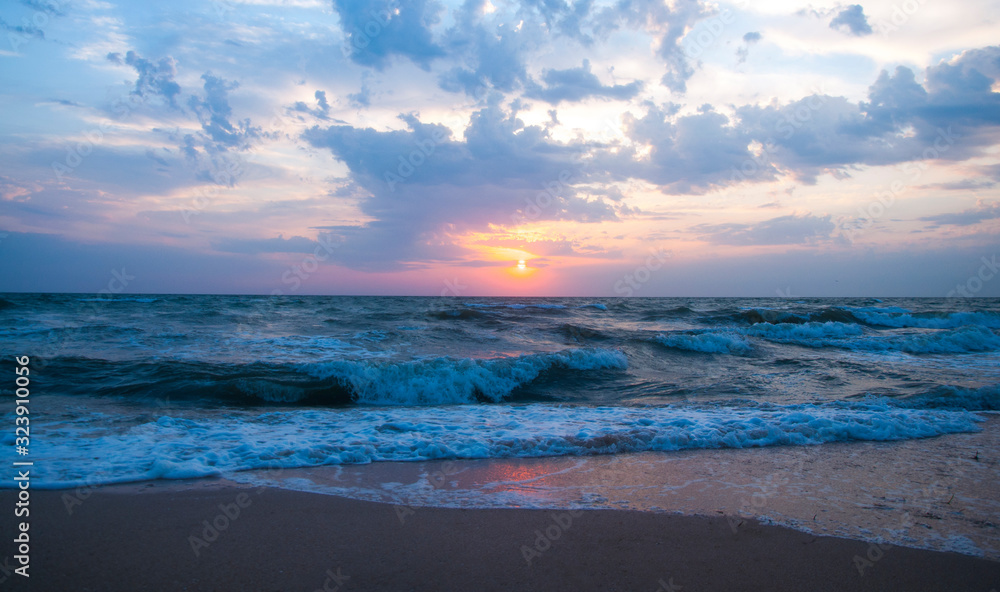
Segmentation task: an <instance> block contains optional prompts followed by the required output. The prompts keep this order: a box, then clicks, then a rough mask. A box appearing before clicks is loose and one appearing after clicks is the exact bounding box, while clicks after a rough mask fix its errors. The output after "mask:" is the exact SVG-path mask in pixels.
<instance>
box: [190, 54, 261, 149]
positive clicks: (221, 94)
mask: <svg viewBox="0 0 1000 592" xmlns="http://www.w3.org/2000/svg"><path fill="white" fill-rule="evenodd" d="M201 79H202V80H204V81H205V86H204V89H205V96H204V98H199V97H191V98H190V99H189V100H188V106H190V107H191V109H193V110H194V112H195V113H196V114H197V115H198V120H199V121H200V122H201V128H202V130H203V131H204V132H205V133H206V134H208V136H209V137H210V138H212V140H213V141H215V142H216V145H217V146H226V147H231V148H245V147H246V145H247V143H248V142H249V141H250V140H252V139H254V138H258V137H260V133H261V130H260V128H259V127H254V126H253V125H252V124H251V123H250V120H249V119H243V120H241V121H237V122H236V123H235V124H234V123H233V122H231V121H229V118H230V117H231V116H232V114H233V109H232V107H230V106H229V91H231V90H234V89H236V88H239V86H240V85H239V83H237V82H232V81H227V80H225V79H223V78H220V77H217V76H213V75H212V73H211V72H207V73H205V74H203V75H202V77H201Z"/></svg>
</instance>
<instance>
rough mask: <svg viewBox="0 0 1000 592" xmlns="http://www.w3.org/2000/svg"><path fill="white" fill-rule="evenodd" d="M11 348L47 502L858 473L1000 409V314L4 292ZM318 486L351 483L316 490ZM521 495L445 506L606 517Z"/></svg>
mask: <svg viewBox="0 0 1000 592" xmlns="http://www.w3.org/2000/svg"><path fill="white" fill-rule="evenodd" d="M0 351H2V352H3V357H4V359H5V360H7V367H8V370H9V372H8V379H7V380H4V381H2V383H0V388H2V391H3V392H4V400H6V401H7V404H6V405H5V407H6V408H5V409H4V410H3V414H4V416H5V417H6V420H5V422H6V424H7V425H8V426H10V429H4V430H2V431H0V441H2V443H3V446H2V451H3V452H2V453H0V459H2V460H3V461H4V462H11V461H17V460H19V459H18V457H17V454H16V453H15V433H14V429H13V426H14V417H15V416H14V404H13V400H14V390H15V376H14V371H13V368H14V362H13V358H14V357H15V356H29V358H30V363H29V368H30V370H31V374H30V377H31V384H30V388H31V400H30V404H29V406H30V412H31V420H32V423H31V440H30V452H29V454H28V456H30V458H31V460H32V461H33V463H34V472H33V480H32V486H33V487H38V488H52V489H71V488H79V487H94V486H100V485H105V484H113V483H131V482H146V481H151V480H152V481H165V480H189V479H206V478H215V479H217V478H220V477H224V478H227V479H234V480H240V479H243V480H246V479H248V478H249V476H252V475H256V476H257V478H258V479H259V480H264V481H268V482H269V483H271V484H277V485H278V486H287V487H292V488H296V487H298V488H303V489H323V487H321V485H322V484H324V483H325V484H326V491H328V492H332V493H337V494H347V495H351V493H352V491H353V492H354V493H355V494H356V497H366V495H367V496H368V497H372V496H371V495H368V494H371V492H372V491H374V490H381V491H382V493H385V492H386V491H389V490H391V489H392V488H393V487H396V488H397V489H398V488H400V487H402V485H400V483H398V482H396V481H394V480H393V479H391V478H386V477H385V476H384V475H383V476H381V477H379V478H377V479H369V480H368V481H370V483H369V484H368V485H366V486H365V487H362V488H357V487H356V488H354V489H351V487H347V486H346V485H345V484H344V483H341V484H340V485H338V484H337V483H336V482H337V480H338V479H340V477H336V475H346V474H347V473H340V472H339V471H344V470H348V471H358V470H361V469H359V468H358V467H369V469H367V470H368V471H369V472H368V473H367V474H370V475H377V474H382V473H379V469H378V468H377V467H379V466H380V465H382V464H383V463H390V464H392V466H401V465H400V464H399V463H425V464H421V465H419V466H424V467H431V469H432V468H433V467H435V466H443V465H434V464H430V465H427V464H426V463H435V462H441V461H452V462H453V463H455V462H459V463H460V462H465V461H477V462H479V463H484V462H485V463H493V464H492V465H490V466H493V467H496V466H500V465H503V466H512V465H511V463H515V464H516V463H520V464H519V465H518V466H522V467H525V466H534V465H532V463H535V464H537V463H543V464H544V466H546V467H549V468H550V469H552V470H551V471H549V472H550V473H552V472H553V471H554V472H555V473H559V472H560V471H565V470H578V469H579V467H580V466H582V465H581V464H580V463H581V462H583V461H589V462H590V464H588V465H586V466H587V467H589V468H590V469H594V470H598V469H600V471H603V472H602V473H601V474H602V475H604V477H601V479H602V481H604V480H606V478H608V479H613V475H614V474H615V471H614V470H613V466H614V464H613V463H614V461H617V460H620V459H626V458H632V459H636V458H638V459H645V460H644V462H645V461H650V460H652V461H656V462H660V461H661V460H663V461H669V460H671V459H686V460H685V462H688V463H694V464H699V463H700V465H704V464H705V462H703V461H697V460H692V459H693V458H695V457H692V456H690V454H691V452H690V451H697V450H714V451H715V452H714V453H713V456H712V457H711V458H712V459H713V460H712V463H715V466H721V465H719V463H722V464H726V465H732V464H734V463H732V461H734V460H736V459H740V458H744V457H741V456H739V455H740V454H745V453H746V452H745V451H747V450H749V449H753V450H756V449H761V450H764V449H770V450H773V451H776V454H779V455H786V456H787V455H789V454H792V453H796V452H800V451H806V450H828V451H830V454H831V455H832V458H834V459H837V458H848V457H849V456H851V455H852V454H855V453H856V452H857V451H858V450H861V448H858V446H863V445H865V443H869V444H870V443H886V442H897V443H907V442H916V441H922V440H924V439H934V438H935V437H940V436H945V435H949V434H977V433H982V432H983V430H984V429H988V428H987V426H988V425H993V426H996V425H997V423H996V422H994V423H992V424H990V423H989V422H988V421H987V419H988V418H989V417H990V416H991V415H993V412H996V411H998V410H1000V299H989V298H948V299H940V298H939V299H933V298H929V299H928V298H884V299H880V298H801V299H799V298H479V297H477V298H472V297H468V298H465V297H442V298H423V297H355V296H278V297H269V296H220V295H107V294H99V295H81V294H2V295H0ZM921 450H923V451H922V452H920V453H919V454H921V455H924V458H923V461H926V462H928V463H932V462H933V461H934V459H933V458H927V455H931V456H933V454H934V452H933V448H928V447H924V448H923V449H921ZM929 451H930V452H929ZM998 452H1000V451H997V450H993V451H988V450H987V451H984V452H983V453H982V454H983V455H984V457H985V456H988V455H993V454H995V453H998ZM979 454H980V453H979V452H976V455H977V460H978V455H979ZM637 455H638V456H637ZM685 455H686V456H685ZM970 455H971V452H970ZM697 458H701V457H697ZM706 458H707V457H706ZM772 458H776V457H774V456H773V455H772ZM938 461H941V462H944V461H943V460H942V459H938ZM970 462H973V461H970ZM497 463H499V464H497ZM609 463H611V464H609ZM735 464H739V463H735ZM944 464H947V463H944ZM388 466H389V465H388V464H386V465H385V467H388ZM411 466H417V465H411ZM455 466H460V465H455V464H451V465H449V467H452V468H449V470H448V471H441V470H437V471H436V474H439V475H440V476H442V477H443V478H448V479H450V478H451V476H452V475H453V474H456V473H457V472H458V471H457V470H456V469H454V468H453V467H455ZM469 466H475V465H469ZM574 467H575V469H574ZM383 468H384V467H383ZM278 469H280V470H287V471H289V472H287V473H285V474H284V477H282V478H270V479H269V480H268V477H267V475H268V471H271V472H272V473H270V474H271V475H272V476H273V475H274V473H273V471H275V470H278ZM321 469H322V470H326V471H331V470H332V471H334V473H332V474H334V475H335V477H330V478H325V479H318V478H312V480H310V478H307V477H308V476H309V475H315V474H316V471H317V470H321ZM431 469H428V470H427V471H425V472H427V473H428V474H430V473H435V471H434V470H431ZM588 470H589V469H588ZM884 470H886V471H889V472H891V471H892V467H891V466H889V467H885V468H884ZM294 471H300V472H299V473H295V472H294ZM302 471H305V472H302ZM310 471H311V472H310ZM600 471H598V472H600ZM383 473H384V471H383ZM473 473H475V471H473ZM486 473H490V472H489V471H486V472H485V473H484V475H485V474H486ZM353 474H354V475H357V473H353ZM289 475H300V476H299V477H294V478H292V477H289ZM303 475H304V476H303ZM490 475H492V473H490ZM490 475H486V476H484V477H483V478H484V479H486V481H488V482H489V483H492V484H493V485H494V486H495V485H496V483H497V482H498V481H497V479H500V481H502V479H501V478H499V477H496V478H495V475H493V476H490ZM487 477H488V478H487ZM357 478H358V479H360V478H361V477H357ZM456 479H457V477H456ZM490 479H493V480H492V481H490ZM341 480H343V479H341ZM458 480H459V481H460V480H461V479H458ZM411 485H412V484H411ZM466 485H468V484H466ZM521 485H522V486H520V487H517V488H515V487H509V488H506V489H505V490H504V495H503V496H500V497H497V496H496V495H494V496H492V497H491V496H490V495H487V494H486V493H483V492H480V493H477V492H476V488H475V487H472V486H471V485H469V487H466V488H465V489H464V490H463V491H464V495H461V496H459V495H457V493H456V494H455V495H454V496H452V497H451V498H447V499H445V498H440V499H438V501H439V502H445V503H443V505H449V504H450V505H465V506H477V505H487V506H489V505H516V506H519V507H524V506H531V504H532V499H537V498H539V496H541V497H542V498H544V499H543V501H544V500H549V501H551V500H557V501H558V502H559V503H556V504H555V505H560V504H562V505H567V504H568V505H573V504H574V503H577V502H580V503H582V502H581V500H582V501H586V500H587V499H597V500H598V501H600V499H601V498H600V496H597V497H596V498H595V497H594V496H591V497H590V498H587V495H588V494H587V492H586V491H583V492H581V491H580V487H579V485H580V484H579V483H576V484H575V485H572V487H571V486H570V485H566V487H569V488H575V489H574V492H575V493H574V495H577V494H579V496H582V497H579V499H577V498H576V497H572V496H569V497H567V496H565V495H563V496H562V497H561V495H562V494H560V493H559V492H558V491H556V490H558V489H559V485H558V484H555V485H551V486H545V487H541V488H540V489H536V490H534V491H532V490H531V487H528V486H526V485H524V483H522V484H521ZM647 485H648V487H647V489H649V488H655V487H656V484H655V483H647ZM11 486H12V485H11V483H9V482H8V483H4V484H2V485H0V487H11ZM644 487H645V486H644ZM546 488H547V489H546ZM458 489H461V488H458ZM542 490H545V491H547V493H544V495H543V494H540V493H539V491H542ZM428 491H430V492H431V493H434V492H440V491H441V488H440V487H438V488H432V489H428ZM456 491H457V489H456ZM482 491H484V492H485V491H486V490H485V489H483V490H482ZM489 491H493V492H496V491H497V488H496V487H493V489H490V490H489ZM359 492H360V493H359ZM365 492H367V493H365ZM389 493H391V494H392V495H395V493H392V492H389ZM396 493H398V491H397V492H396ZM563 493H565V492H563ZM605 493H606V492H605ZM362 494H364V495H362ZM387 495H388V494H387ZM376 497H378V496H376ZM390 497H391V496H390ZM439 497H440V496H439ZM605 497H606V496H605ZM631 499H632V500H633V502H634V501H635V497H634V496H633V497H632V498H631ZM543 505H544V504H543ZM625 507H628V504H627V503H626V504H625ZM991 507H992V506H991ZM994 509H995V508H994ZM989 511H993V510H989ZM994 528H995V526H994ZM994 536H995V533H993V534H990V535H989V536H988V537H987V539H989V538H990V537H994ZM997 546H998V547H1000V545H997Z"/></svg>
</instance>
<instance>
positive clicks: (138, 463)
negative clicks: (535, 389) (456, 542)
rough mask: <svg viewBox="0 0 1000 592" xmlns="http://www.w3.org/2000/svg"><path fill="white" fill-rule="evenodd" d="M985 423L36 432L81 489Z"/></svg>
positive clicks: (729, 420)
mask: <svg viewBox="0 0 1000 592" xmlns="http://www.w3.org/2000/svg"><path fill="white" fill-rule="evenodd" d="M134 421H139V420H138V419H136V420H133V422H134ZM977 421H978V418H977V417H976V416H975V415H974V414H972V413H969V412H965V411H940V410H921V409H905V408H899V407H895V406H893V405H890V404H888V403H884V402H878V401H872V402H866V403H852V404H847V403H835V404H826V405H795V406H784V407H779V406H759V407H756V408H745V407H738V408H729V407H711V408H704V409H694V408H674V407H654V408H634V407H572V406H556V405H542V404H533V405H524V406H509V405H505V406H498V405H464V406H446V407H410V408H398V407H397V408H391V407H387V408H352V409H339V410H336V409H297V410H287V411H277V412H269V413H261V412H259V411H232V412H229V413H226V414H224V415H223V414H220V413H218V412H216V413H215V414H211V415H210V414H207V413H203V412H199V411H196V410H177V411H173V412H172V414H171V415H169V416H163V417H160V418H159V419H157V420H156V421H145V422H143V423H129V422H126V421H122V422H119V423H115V422H104V421H94V418H92V417H87V418H79V419H74V420H65V421H54V420H50V421H48V422H42V423H40V424H39V426H40V427H39V432H38V438H37V444H36V443H35V440H34V439H33V442H32V444H33V448H32V457H33V460H35V466H36V469H37V480H35V481H33V482H32V483H33V485H35V486H38V487H50V488H51V487H75V486H79V485H81V484H85V483H94V482H105V483H110V482H122V481H136V480H144V479H157V478H164V479H179V478H190V477H195V476H207V475H218V474H223V475H224V474H227V473H232V472H234V471H241V470H249V469H260V468H269V467H278V466H280V467H306V466H317V465H337V464H357V463H370V462H378V461H414V460H430V459H445V458H465V459H472V458H502V457H537V456H578V455H591V454H617V453H622V452H637V451H673V450H681V449H691V448H745V447H759V446H772V445H812V444H822V443H826V442H841V441H851V440H879V441H882V440H900V439H909V438H923V437H929V436H937V435H940V434H947V433H955V432H969V431H975V430H976V429H977V428H976V422H977ZM12 455H13V450H12V447H9V446H7V447H4V449H3V452H2V453H0V456H2V457H3V458H4V460H11V459H9V458H7V457H12ZM7 486H9V484H8V485H7Z"/></svg>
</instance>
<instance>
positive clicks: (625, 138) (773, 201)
mask: <svg viewBox="0 0 1000 592" xmlns="http://www.w3.org/2000/svg"><path fill="white" fill-rule="evenodd" d="M144 6H145V5H143V4H142V3H135V2H120V3H86V4H73V5H72V7H71V8H67V9H66V10H60V11H47V10H48V9H46V8H44V6H43V5H42V4H39V3H21V4H18V3H7V4H6V5H5V6H4V7H3V8H2V9H0V17H2V19H3V20H2V21H0V22H3V23H22V22H27V23H29V24H30V23H35V22H37V23H42V22H44V26H42V25H37V26H36V25H32V26H31V27H29V29H24V30H21V29H17V30H16V31H15V30H14V29H10V32H11V40H13V41H11V46H10V47H8V48H6V49H3V50H2V51H0V68H2V69H3V75H4V77H5V80H9V81H11V82H12V84H11V85H9V86H8V88H7V90H5V91H3V94H2V97H3V104H4V112H5V116H4V118H3V123H2V127H0V134H2V135H3V139H4V142H3V143H2V144H0V154H2V156H3V158H2V160H0V163H2V164H0V207H2V210H0V232H2V233H3V235H4V237H5V238H3V239H2V241H3V242H2V247H3V248H4V249H5V250H6V252H7V253H9V256H5V257H4V260H3V263H2V264H0V265H2V266H3V269H2V270H0V271H4V273H5V275H6V277H7V278H8V280H7V281H9V282H10V284H9V288H10V289H18V290H71V291H90V290H99V289H101V288H102V287H103V286H105V285H106V284H107V283H108V282H109V281H111V279H112V278H111V276H109V273H110V270H112V269H115V270H119V272H120V270H121V268H123V267H124V268H126V270H127V271H128V272H129V273H130V274H132V272H133V270H134V271H135V272H136V273H135V274H134V275H135V276H136V279H135V281H134V282H132V283H131V284H130V285H129V286H128V289H129V290H136V291H146V292H246V291H250V292H255V293H263V294H278V293H280V294H293V293H297V294H341V293H343V294H372V293H375V294H427V295H436V294H441V293H446V294H453V295H455V292H457V291H459V290H456V289H454V288H453V287H454V286H458V285H461V286H464V288H462V289H461V290H460V292H461V293H462V295H476V294H494V293H502V294H507V295H519V294H520V295H539V294H553V295H557V294H558V295H573V294H588V295H589V294H593V295H622V292H620V291H619V290H617V289H616V288H615V286H619V285H620V284H619V282H620V281H622V278H624V277H626V276H627V275H628V274H630V273H634V272H635V270H636V269H637V268H639V269H641V268H642V267H643V266H644V265H646V263H645V261H646V258H647V257H648V253H649V252H650V250H651V249H652V250H654V251H660V252H667V251H669V252H670V253H671V255H670V257H669V260H668V261H664V262H663V263H662V266H660V267H658V268H657V270H656V271H655V272H652V273H651V274H650V277H649V279H648V280H647V281H646V282H644V283H643V284H642V285H641V287H640V288H639V290H638V291H636V289H635V288H632V291H633V292H635V293H636V294H641V295H650V296H653V295H675V294H683V295H726V294H729V295H736V294H739V295H749V294H756V295H765V296H768V295H770V296H773V295H776V294H777V292H778V291H779V290H781V291H783V292H787V291H789V290H790V293H794V294H796V295H823V294H826V295H837V294H857V293H880V294H882V293H907V294H923V295H928V296H934V295H943V294H946V293H948V291H949V290H951V289H952V288H953V287H954V285H955V283H956V282H960V281H964V279H965V278H967V277H968V275H969V274H970V273H975V271H976V269H978V266H979V265H980V261H981V258H982V257H986V258H987V259H988V258H989V257H990V256H992V255H993V254H994V253H996V252H997V251H998V250H1000V242H998V235H1000V226H998V224H1000V223H998V220H1000V201H998V200H1000V193H998V189H997V187H998V186H1000V185H998V182H1000V172H998V171H1000V120H998V119H997V116H996V114H997V112H998V111H1000V92H998V88H1000V82H998V81H1000V68H998V66H997V63H998V61H997V60H998V56H1000V48H998V47H996V46H995V45H990V44H991V43H995V40H996V39H997V38H998V35H1000V30H998V28H997V25H996V24H994V22H993V20H991V19H984V18H981V16H980V15H982V14H991V10H992V9H993V8H995V7H993V6H992V5H991V4H990V3H988V2H983V1H967V2H962V3H961V5H960V8H956V9H954V10H947V11H942V10H938V9H935V8H933V7H930V6H927V7H921V8H920V9H919V10H917V11H916V12H914V13H913V14H912V15H910V14H907V19H906V22H905V23H896V22H894V19H895V20H899V18H898V15H894V12H893V11H894V5H892V4H891V3H878V4H870V5H865V6H863V7H862V6H861V5H856V6H851V7H846V8H845V7H843V6H841V5H840V4H836V3H833V2H822V3H820V4H819V5H817V4H815V3H801V2H800V3H795V2H792V3H782V4H780V5H779V4H774V3H771V4H760V3H746V2H740V3H721V4H708V3H702V2H696V1H692V2H681V3H656V2H653V3H646V4H641V5H640V4H632V3H625V4H622V3H615V2H608V1H603V0H599V1H597V2H594V3H593V4H592V5H589V4H588V5H587V7H586V9H584V8H583V7H582V5H581V7H580V11H581V12H573V11H572V10H571V9H570V8H569V5H568V4H567V5H564V4H562V3H560V2H555V3H545V6H546V8H544V9H542V8H540V7H539V6H535V5H534V4H532V5H528V4H523V5H522V4H519V3H516V2H515V3H496V2H493V3H491V2H472V3H458V2H444V3H441V4H438V3H406V2H404V3H389V4H386V3H380V1H379V0H365V1H364V2H357V3H352V2H342V1H339V0H338V1H335V2H332V3H328V2H320V1H311V0H310V1H305V2H291V3H289V2H277V1H272V0H263V1H255V2H248V3H243V2H239V3H235V4H234V3H229V2H220V3H208V4H204V3H196V2H181V3H180V4H174V5H171V6H172V8H169V9H164V11H160V12H156V13H155V14H154V13H153V12H151V11H148V10H144V9H143V7H144ZM12 26H13V25H12ZM18 26H20V25H18ZM149 31H161V32H162V34H161V33H157V34H156V35H149V34H148V32H149ZM166 31H170V33H169V34H168V33H166ZM522 262H523V264H522ZM41 267H44V269H45V270H46V273H32V270H36V269H39V268H41ZM140 270H141V273H139V271H140ZM177 270H184V271H183V272H179V271H177ZM542 271H544V272H543V273H542ZM640 275H642V274H640ZM512 278H516V281H512ZM998 286H1000V283H998V282H988V283H987V284H986V285H984V287H983V291H982V292H981V293H980V295H991V294H997V293H1000V287H998Z"/></svg>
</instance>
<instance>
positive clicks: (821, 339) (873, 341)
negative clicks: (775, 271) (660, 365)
mask: <svg viewBox="0 0 1000 592" xmlns="http://www.w3.org/2000/svg"><path fill="white" fill-rule="evenodd" d="M747 337H756V338H759V339H763V340H765V341H769V342H774V343H781V344H786V345H801V346H805V347H812V348H826V347H833V348H839V349H847V350H852V351H869V352H904V353H909V354H961V353H974V352H988V351H1000V336H998V335H997V334H996V333H994V332H993V331H992V330H990V329H987V328H985V327H978V326H965V327H960V328H958V329H954V330H945V329H941V330H936V331H934V332H930V333H919V334H910V335H896V334H871V333H868V332H866V331H865V330H864V329H863V328H862V327H860V326H858V325H850V324H845V323H837V322H826V323H814V322H811V323H804V324H793V323H780V324H758V325H752V326H750V327H747V328H743V329H729V330H723V331H707V332H701V333H698V332H683V333H672V334H668V335H660V336H657V337H655V338H654V340H655V341H656V342H658V343H660V344H661V345H664V346H666V347H670V348H674V349H683V350H689V351H697V352H704V353H729V354H745V353H747V352H749V351H750V350H751V349H752V343H751V342H750V341H749V340H748V339H747Z"/></svg>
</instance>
